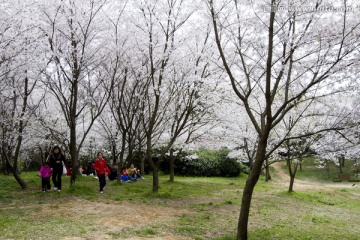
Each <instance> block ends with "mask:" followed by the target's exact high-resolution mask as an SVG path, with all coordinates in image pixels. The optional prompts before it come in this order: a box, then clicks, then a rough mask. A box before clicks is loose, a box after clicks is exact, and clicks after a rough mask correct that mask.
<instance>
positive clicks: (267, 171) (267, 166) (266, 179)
mask: <svg viewBox="0 0 360 240" xmlns="http://www.w3.org/2000/svg"><path fill="white" fill-rule="evenodd" d="M270 180H271V175H270V165H269V159H268V158H266V163H265V181H266V182H267V181H270Z"/></svg>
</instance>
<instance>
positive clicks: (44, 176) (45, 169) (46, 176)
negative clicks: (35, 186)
mask: <svg viewBox="0 0 360 240" xmlns="http://www.w3.org/2000/svg"><path fill="white" fill-rule="evenodd" d="M50 176H51V168H50V166H49V163H48V162H44V163H43V164H42V166H41V168H40V172H39V177H41V188H42V191H43V192H47V190H50V188H51V185H50Z"/></svg>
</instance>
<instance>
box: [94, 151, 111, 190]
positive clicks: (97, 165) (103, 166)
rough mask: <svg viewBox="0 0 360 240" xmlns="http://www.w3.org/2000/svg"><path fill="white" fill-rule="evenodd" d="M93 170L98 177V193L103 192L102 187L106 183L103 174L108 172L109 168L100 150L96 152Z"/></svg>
mask: <svg viewBox="0 0 360 240" xmlns="http://www.w3.org/2000/svg"><path fill="white" fill-rule="evenodd" d="M94 170H95V171H96V174H97V176H98V178H99V185H100V193H104V187H105V185H106V177H105V174H106V173H110V169H109V167H108V165H107V163H106V160H105V159H104V158H103V155H102V153H101V152H99V153H98V154H97V159H96V160H95V162H94Z"/></svg>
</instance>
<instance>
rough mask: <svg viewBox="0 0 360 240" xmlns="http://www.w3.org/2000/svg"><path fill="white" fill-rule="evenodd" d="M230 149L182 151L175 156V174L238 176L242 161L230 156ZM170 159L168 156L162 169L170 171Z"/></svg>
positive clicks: (166, 171)
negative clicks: (179, 154)
mask: <svg viewBox="0 0 360 240" xmlns="http://www.w3.org/2000/svg"><path fill="white" fill-rule="evenodd" d="M228 153H229V150H228V149H226V148H223V149H220V150H207V149H200V150H198V151H193V152H188V153H184V152H183V153H182V155H181V156H177V157H176V158H175V161H174V163H175V167H174V171H175V174H179V175H185V176H205V177H210V176H227V177H236V176H239V174H240V172H241V166H240V163H239V162H237V161H236V159H231V158H228V157H227V155H228ZM169 161H170V160H169V159H168V158H166V159H165V161H164V162H163V164H162V167H161V170H162V171H163V172H165V173H169Z"/></svg>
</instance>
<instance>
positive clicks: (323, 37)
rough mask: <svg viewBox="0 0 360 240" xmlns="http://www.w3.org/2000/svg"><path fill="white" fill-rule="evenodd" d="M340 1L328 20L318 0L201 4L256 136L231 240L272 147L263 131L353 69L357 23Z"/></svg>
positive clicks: (244, 232)
mask: <svg viewBox="0 0 360 240" xmlns="http://www.w3.org/2000/svg"><path fill="white" fill-rule="evenodd" d="M281 3H282V2H281ZM344 3H345V8H343V9H345V10H344V11H343V12H337V14H336V16H331V18H332V20H331V21H329V18H330V15H329V14H328V13H327V12H322V11H321V8H320V7H321V6H322V4H325V2H323V1H316V2H315V3H312V5H311V7H312V9H313V11H309V12H301V11H299V12H296V11H295V10H293V9H301V7H304V2H303V1H292V2H291V3H282V4H284V5H283V6H282V7H284V6H285V7H286V8H287V9H288V10H287V11H284V10H282V11H281V9H283V8H281V9H280V8H279V9H277V7H278V6H279V4H280V1H275V0H272V1H269V3H268V5H267V6H266V5H263V6H262V5H261V3H254V5H252V6H248V5H241V3H240V2H239V1H233V2H226V3H224V4H222V5H221V6H220V5H219V4H220V3H219V2H218V1H213V0H209V1H208V4H209V9H210V13H211V18H212V22H213V26H214V35H215V39H216V43H217V46H218V50H219V54H220V57H221V61H222V65H223V67H224V69H225V71H226V72H227V75H228V78H229V80H230V82H231V85H232V88H233V90H234V93H235V94H236V96H237V97H238V98H239V99H240V100H241V102H242V104H243V107H244V109H245V111H246V113H247V116H248V118H249V119H250V120H251V122H252V125H253V128H254V129H255V131H256V133H257V136H258V142H257V148H256V153H255V157H254V162H253V165H252V169H251V172H250V174H249V176H248V178H247V181H246V185H245V188H244V191H243V196H242V203H241V209H240V216H239V222H238V232H237V239H242V240H244V239H247V238H248V220H249V211H250V205H251V199H252V194H253V191H254V187H255V185H256V183H257V181H258V179H259V176H260V173H261V171H262V165H263V163H264V161H265V159H267V157H268V156H269V155H268V154H269V153H271V152H272V151H273V148H274V147H275V148H276V147H278V145H276V146H274V147H273V146H269V137H270V136H271V133H272V132H273V131H274V129H275V128H276V126H278V125H279V123H281V121H282V119H283V118H284V117H285V116H287V114H289V113H290V112H291V111H292V110H293V109H294V108H295V107H296V106H297V105H299V104H303V103H306V102H310V101H312V100H313V99H316V98H319V97H321V96H324V94H325V93H326V94H331V93H333V91H334V89H335V88H332V89H329V88H327V86H336V84H340V83H341V82H344V81H346V80H347V79H348V76H349V75H347V74H346V73H347V72H348V71H349V70H350V69H351V67H352V65H354V64H355V60H354V58H353V57H352V55H353V53H354V52H356V51H357V50H358V48H359V45H358V42H357V41H356V40H355V39H356V37H355V36H356V34H355V33H356V31H358V23H356V22H352V19H353V18H351V15H352V14H354V13H351V12H348V11H347V10H346V9H347V8H346V1H344ZM287 4H288V5H287ZM278 10H279V11H278ZM260 12H261V14H260ZM349 15H350V16H349ZM334 18H336V19H337V20H336V21H335V22H334V21H333V19H334ZM245 20H246V21H245ZM335 23H336V24H335ZM334 25H336V26H334ZM255 34H257V35H255Z"/></svg>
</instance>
